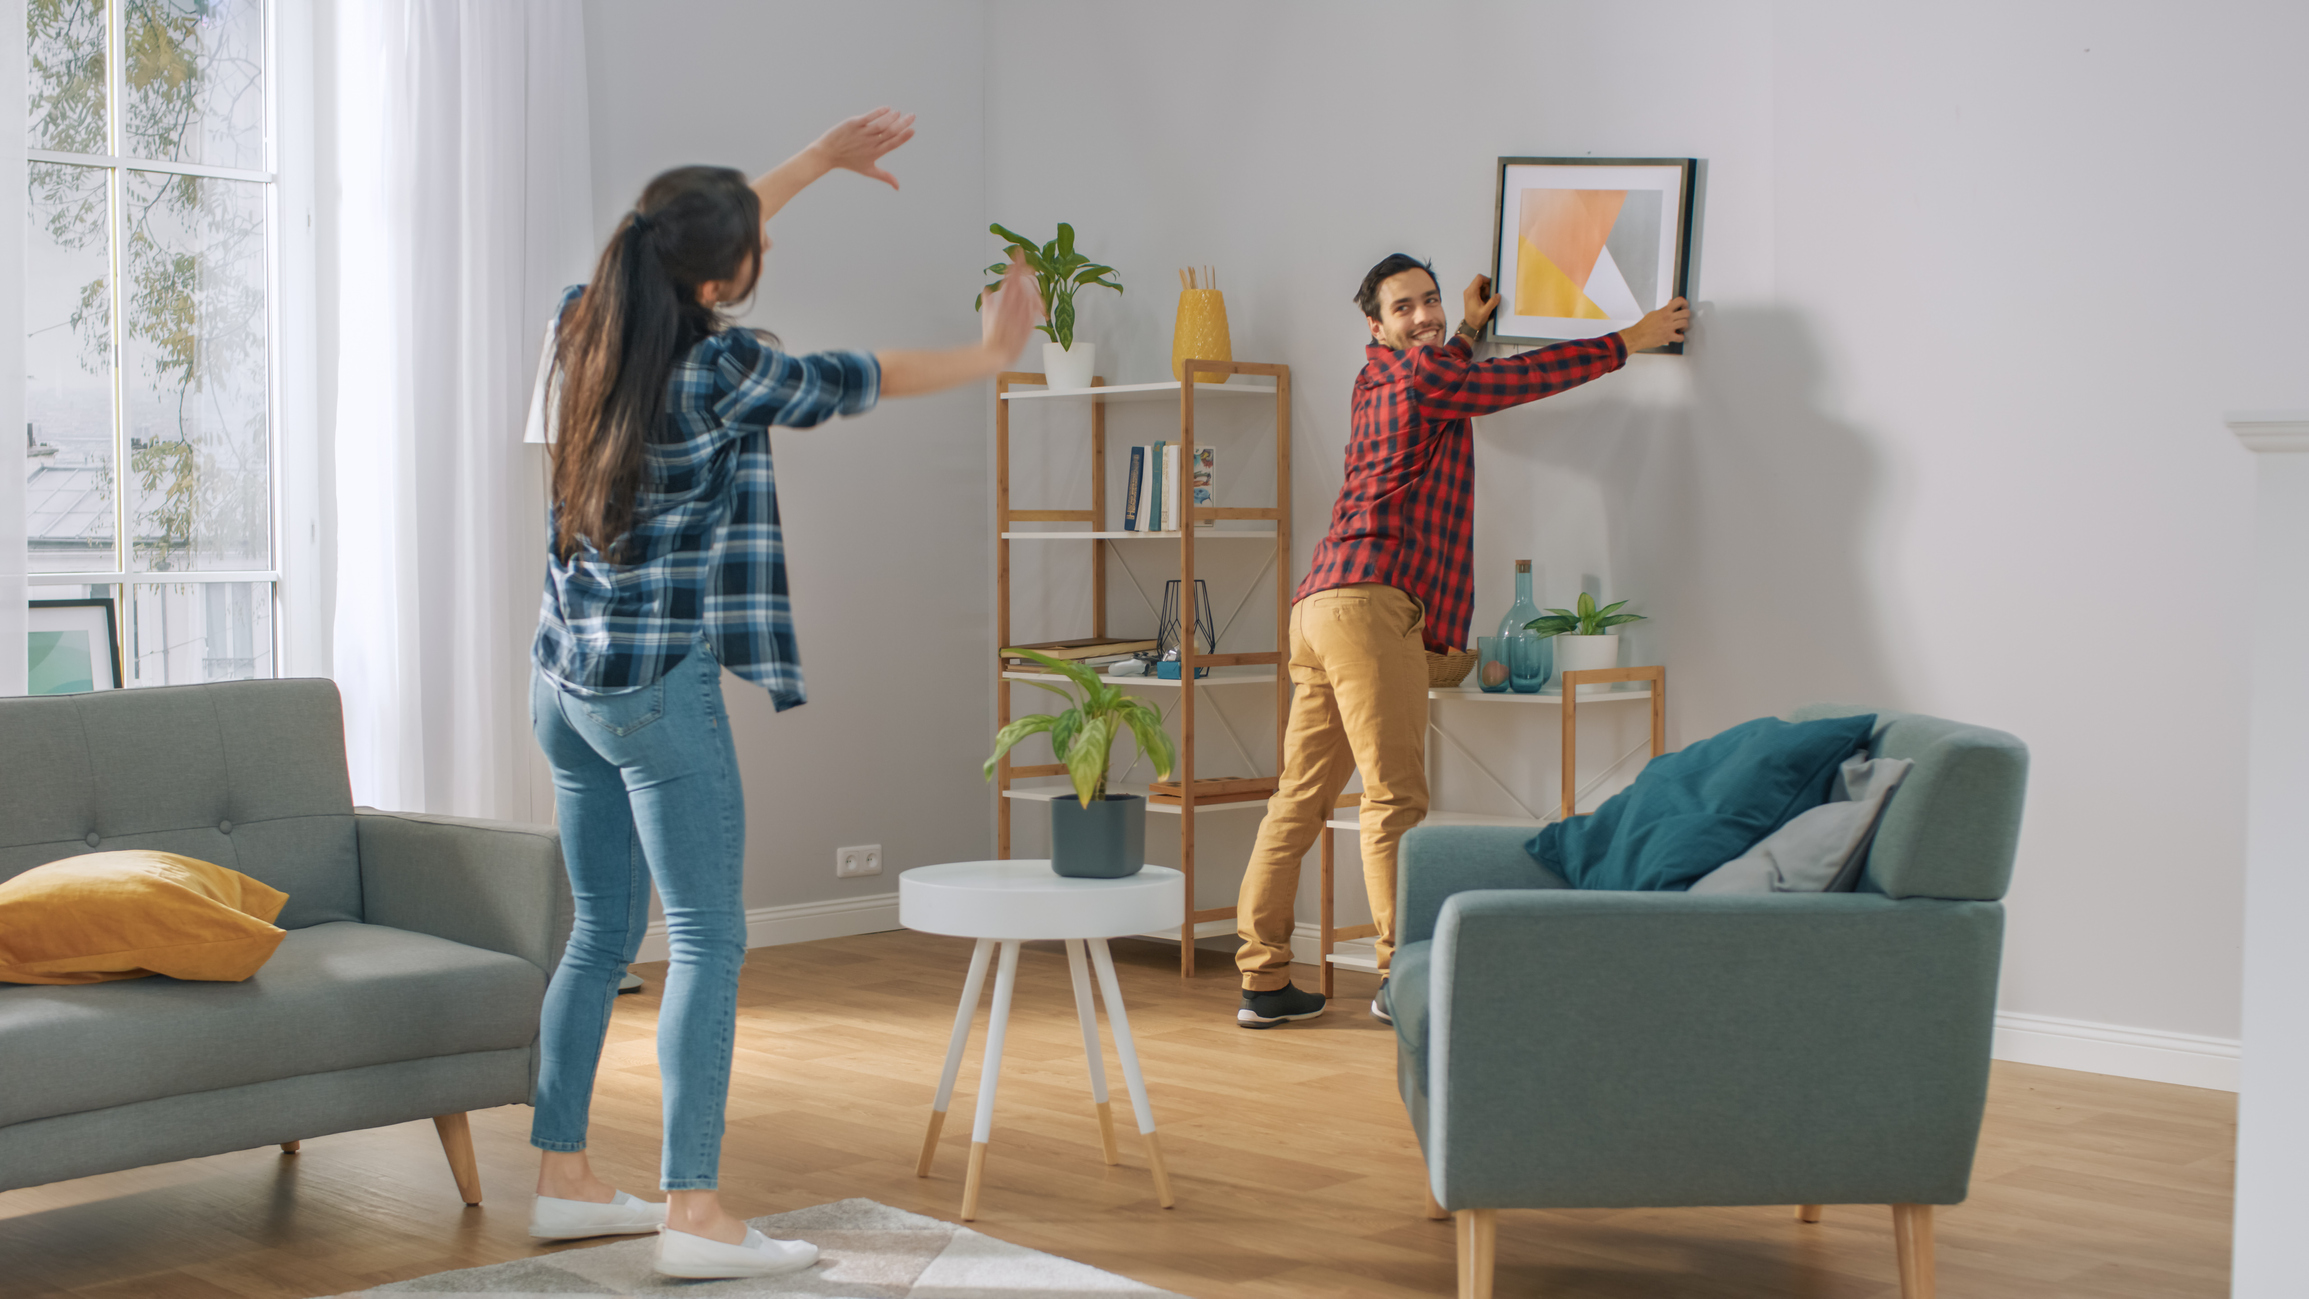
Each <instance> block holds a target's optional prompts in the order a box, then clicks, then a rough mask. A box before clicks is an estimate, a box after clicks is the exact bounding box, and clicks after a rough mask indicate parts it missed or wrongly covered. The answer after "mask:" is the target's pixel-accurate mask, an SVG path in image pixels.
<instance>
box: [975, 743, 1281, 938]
mask: <svg viewBox="0 0 2309 1299" xmlns="http://www.w3.org/2000/svg"><path fill="white" fill-rule="evenodd" d="M1052 779H1055V777H1052ZM1073 792H1074V786H1072V785H1030V786H1027V787H1025V788H1023V789H1021V788H1019V787H1017V786H1012V787H1011V788H1009V789H1006V790H1003V791H1002V796H1003V797H1004V798H1024V799H1031V800H1032V801H1034V802H1037V803H1048V802H1050V801H1051V800H1052V799H1056V798H1063V797H1065V796H1066V795H1068V794H1071V793H1073ZM1106 792H1107V793H1109V794H1136V795H1138V796H1139V797H1140V798H1146V796H1147V787H1146V786H1145V785H1140V784H1125V783H1120V782H1117V783H1115V784H1110V785H1108V786H1107V787H1106ZM1146 810H1147V811H1148V812H1150V813H1155V814H1159V815H1162V816H1177V815H1179V814H1180V812H1179V808H1178V807H1177V806H1176V805H1174V804H1168V803H1157V802H1155V801H1154V800H1152V799H1148V800H1147V805H1146ZM1266 810H1267V800H1265V799H1263V798H1253V799H1245V800H1243V801H1242V802H1239V803H1197V804H1195V815H1197V816H1209V815H1210V814H1211V813H1213V812H1262V813H1263V812H1265V811H1266ZM1229 932H1230V933H1231V932H1233V931H1231V930H1230V931H1229Z"/></svg>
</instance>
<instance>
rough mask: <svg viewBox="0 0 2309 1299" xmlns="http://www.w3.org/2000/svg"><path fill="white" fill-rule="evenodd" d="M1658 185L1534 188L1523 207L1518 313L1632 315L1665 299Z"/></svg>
mask: <svg viewBox="0 0 2309 1299" xmlns="http://www.w3.org/2000/svg"><path fill="white" fill-rule="evenodd" d="M1661 197H1662V195H1661V193H1660V191H1658V190H1656V189H1638V190H1625V189H1527V190H1524V191H1523V192H1522V193H1521V194H1520V195H1519V196H1518V198H1519V199H1520V202H1519V203H1518V205H1517V211H1516V223H1515V231H1516V260H1515V266H1516V274H1515V280H1516V282H1515V296H1514V297H1513V298H1512V299H1511V300H1510V301H1511V302H1512V303H1513V304H1514V305H1513V306H1512V308H1511V310H1513V311H1514V312H1515V314H1517V315H1519V316H1554V317H1557V318H1560V319H1571V320H1632V319H1634V318H1636V317H1638V316H1641V315H1643V314H1644V313H1645V312H1647V311H1651V310H1653V309H1655V308H1656V307H1658V306H1659V302H1658V298H1659V265H1658V259H1659V247H1660V199H1661Z"/></svg>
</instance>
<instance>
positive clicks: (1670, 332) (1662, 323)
mask: <svg viewBox="0 0 2309 1299" xmlns="http://www.w3.org/2000/svg"><path fill="white" fill-rule="evenodd" d="M1691 327H1692V306H1691V304H1690V303H1688V302H1686V301H1684V300H1683V299H1682V298H1677V299H1676V300H1675V301H1673V302H1670V303H1669V304H1668V305H1666V306H1664V307H1662V308H1660V309H1659V310H1658V311H1654V312H1652V313H1650V314H1648V315H1646V316H1645V317H1644V318H1643V319H1642V320H1639V321H1637V322H1636V323H1634V324H1632V325H1630V326H1628V327H1627V328H1626V329H1623V330H1621V331H1620V341H1621V342H1623V343H1625V344H1627V348H1628V351H1630V352H1649V351H1651V350H1652V349H1653V348H1655V347H1666V346H1667V345H1668V344H1670V343H1681V342H1683V341H1684V331H1685V330H1687V329H1690V328H1691Z"/></svg>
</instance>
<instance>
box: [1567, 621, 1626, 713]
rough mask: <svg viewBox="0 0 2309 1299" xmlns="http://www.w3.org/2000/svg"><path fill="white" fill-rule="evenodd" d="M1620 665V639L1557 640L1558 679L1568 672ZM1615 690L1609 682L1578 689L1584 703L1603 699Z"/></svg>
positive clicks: (1581, 638)
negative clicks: (1585, 700)
mask: <svg viewBox="0 0 2309 1299" xmlns="http://www.w3.org/2000/svg"><path fill="white" fill-rule="evenodd" d="M1619 665H1620V638H1619V637H1617V636H1558V637H1556V638H1555V671H1556V679H1557V680H1559V681H1560V680H1562V678H1563V674H1564V673H1566V672H1592V671H1594V670H1595V669H1597V668H1616V667H1618V666H1619ZM1611 688H1612V683H1610V682H1608V681H1599V682H1589V683H1587V684H1585V685H1582V686H1581V687H1580V688H1579V697H1580V698H1582V699H1585V698H1587V697H1588V696H1590V695H1600V694H1603V693H1605V692H1606V691H1608V690H1610V689H1611Z"/></svg>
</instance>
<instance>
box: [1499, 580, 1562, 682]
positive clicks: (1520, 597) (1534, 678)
mask: <svg viewBox="0 0 2309 1299" xmlns="http://www.w3.org/2000/svg"><path fill="white" fill-rule="evenodd" d="M1538 617H1539V606H1538V605H1537V604H1534V603H1533V602H1532V599H1531V561H1530V560H1528V559H1519V560H1516V561H1515V604H1514V605H1513V606H1512V607H1510V608H1509V609H1508V611H1507V616H1506V617H1504V618H1501V619H1500V620H1499V634H1500V635H1501V636H1502V637H1503V638H1505V639H1506V640H1507V668H1508V676H1507V683H1508V686H1509V687H1510V688H1511V689H1513V690H1514V691H1515V692H1516V693H1517V694H1521V695H1529V694H1536V693H1538V691H1539V688H1540V687H1541V686H1544V685H1546V684H1547V682H1548V678H1550V677H1552V676H1554V675H1555V644H1554V642H1553V641H1550V640H1548V639H1547V638H1545V637H1543V636H1541V635H1540V634H1539V633H1538V632H1535V631H1533V630H1531V627H1530V623H1531V622H1532V620H1534V619H1536V618H1538Z"/></svg>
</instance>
